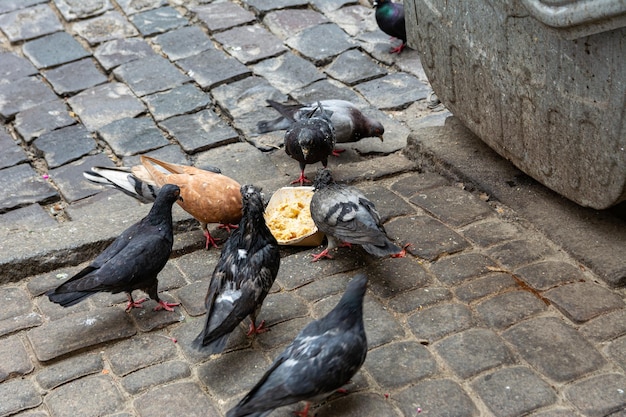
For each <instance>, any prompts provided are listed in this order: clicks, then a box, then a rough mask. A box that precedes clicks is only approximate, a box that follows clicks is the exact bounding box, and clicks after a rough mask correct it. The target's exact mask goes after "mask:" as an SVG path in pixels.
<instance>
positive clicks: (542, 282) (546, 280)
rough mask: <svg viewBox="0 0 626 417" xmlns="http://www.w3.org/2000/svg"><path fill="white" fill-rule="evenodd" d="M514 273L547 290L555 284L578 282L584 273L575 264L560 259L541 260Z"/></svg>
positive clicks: (537, 287)
mask: <svg viewBox="0 0 626 417" xmlns="http://www.w3.org/2000/svg"><path fill="white" fill-rule="evenodd" d="M515 273H516V274H517V275H518V276H519V277H520V278H521V279H522V280H524V282H526V283H527V284H528V285H530V286H531V287H533V288H535V289H537V290H547V289H550V288H552V287H556V286H557V285H561V284H566V283H571V282H578V281H582V280H584V279H585V274H583V272H582V271H581V270H580V268H577V267H576V266H574V265H572V264H569V263H565V262H560V261H542V262H538V263H536V264H532V265H528V266H524V267H522V268H519V269H517V270H516V271H515Z"/></svg>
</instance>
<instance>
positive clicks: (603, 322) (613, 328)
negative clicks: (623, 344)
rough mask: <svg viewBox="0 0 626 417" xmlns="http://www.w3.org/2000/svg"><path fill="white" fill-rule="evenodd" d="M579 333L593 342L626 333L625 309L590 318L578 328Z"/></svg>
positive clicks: (603, 340)
mask: <svg viewBox="0 0 626 417" xmlns="http://www.w3.org/2000/svg"><path fill="white" fill-rule="evenodd" d="M579 331H580V333H581V334H582V335H583V336H585V337H586V338H587V339H589V340H592V341H595V342H605V341H607V340H611V339H614V338H616V337H619V336H621V335H623V334H626V309H621V310H617V311H614V312H612V313H608V314H604V315H602V316H599V317H596V318H595V319H591V320H589V321H588V322H586V323H585V324H583V325H582V326H580V328H579Z"/></svg>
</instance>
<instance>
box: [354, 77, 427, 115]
mask: <svg viewBox="0 0 626 417" xmlns="http://www.w3.org/2000/svg"><path fill="white" fill-rule="evenodd" d="M354 88H355V89H356V90H357V91H358V92H359V93H361V94H363V96H364V97H365V98H366V99H367V101H369V102H370V103H372V105H374V106H375V107H378V108H379V109H381V110H399V109H403V108H406V107H408V106H409V105H410V104H411V103H414V102H416V101H419V100H423V99H425V98H426V97H427V96H428V93H429V92H430V87H428V85H426V84H425V83H423V82H422V81H420V80H418V79H417V78H415V77H413V76H411V75H408V74H405V73H396V74H389V75H386V76H384V77H382V78H377V79H375V80H372V81H367V82H364V83H361V84H358V85H357V86H356V87H354Z"/></svg>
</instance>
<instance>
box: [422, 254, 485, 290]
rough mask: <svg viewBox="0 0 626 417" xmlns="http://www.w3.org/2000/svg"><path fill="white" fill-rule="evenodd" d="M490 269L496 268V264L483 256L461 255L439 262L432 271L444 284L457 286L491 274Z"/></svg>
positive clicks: (448, 257)
mask: <svg viewBox="0 0 626 417" xmlns="http://www.w3.org/2000/svg"><path fill="white" fill-rule="evenodd" d="M490 267H492V268H495V267H496V264H495V262H493V260H491V259H489V258H488V257H486V256H485V255H483V254H480V253H461V254H458V255H452V256H447V257H445V258H441V259H439V260H437V262H435V263H434V264H432V265H431V268H430V270H431V271H432V272H433V273H434V274H435V276H437V279H439V281H441V282H443V283H444V284H447V285H457V284H459V283H461V282H464V281H466V280H468V279H471V278H475V277H479V276H481V275H485V274H487V273H489V272H490V269H489V268H490Z"/></svg>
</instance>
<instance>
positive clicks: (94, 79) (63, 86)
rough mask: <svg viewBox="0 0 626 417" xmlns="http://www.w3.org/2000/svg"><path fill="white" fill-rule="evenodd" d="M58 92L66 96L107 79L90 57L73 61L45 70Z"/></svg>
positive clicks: (45, 74) (49, 80)
mask: <svg viewBox="0 0 626 417" xmlns="http://www.w3.org/2000/svg"><path fill="white" fill-rule="evenodd" d="M44 76H45V77H46V79H47V80H48V82H50V84H52V88H53V89H54V91H56V93H57V94H59V95H62V96H65V95H69V94H74V93H77V92H79V91H82V90H85V89H87V88H89V87H94V86H96V85H98V84H102V83H104V82H106V81H107V77H105V76H104V74H102V73H101V72H100V71H99V70H98V68H96V65H95V63H94V61H93V60H92V59H90V58H87V59H82V60H80V61H76V62H72V63H69V64H66V65H63V66H60V67H58V68H54V69H51V70H48V71H46V72H44Z"/></svg>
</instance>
